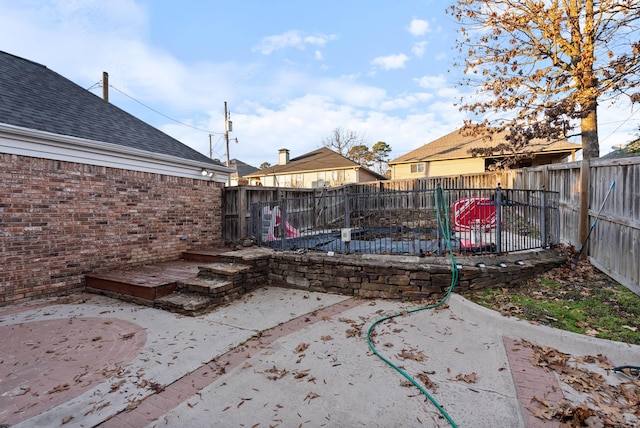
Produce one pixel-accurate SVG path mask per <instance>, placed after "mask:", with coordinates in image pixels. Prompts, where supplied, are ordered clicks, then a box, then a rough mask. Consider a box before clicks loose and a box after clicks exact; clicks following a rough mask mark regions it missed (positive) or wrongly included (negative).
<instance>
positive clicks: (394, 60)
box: [371, 54, 409, 70]
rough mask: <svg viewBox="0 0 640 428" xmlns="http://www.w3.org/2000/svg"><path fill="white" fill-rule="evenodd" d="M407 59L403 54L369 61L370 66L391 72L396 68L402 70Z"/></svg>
mask: <svg viewBox="0 0 640 428" xmlns="http://www.w3.org/2000/svg"><path fill="white" fill-rule="evenodd" d="M407 61H409V57H408V56H406V55H405V54H397V55H387V56H379V57H377V58H374V59H373V60H372V61H371V64H373V65H375V66H377V67H379V68H381V69H383V70H393V69H398V68H404V67H405V65H406V63H407Z"/></svg>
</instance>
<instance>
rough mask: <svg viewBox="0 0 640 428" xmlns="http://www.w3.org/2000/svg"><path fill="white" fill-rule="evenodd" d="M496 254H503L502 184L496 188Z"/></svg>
mask: <svg viewBox="0 0 640 428" xmlns="http://www.w3.org/2000/svg"><path fill="white" fill-rule="evenodd" d="M495 204H496V253H501V252H502V188H501V187H500V183H498V187H497V188H496V197H495Z"/></svg>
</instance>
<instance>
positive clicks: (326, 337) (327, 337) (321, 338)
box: [320, 335, 333, 342]
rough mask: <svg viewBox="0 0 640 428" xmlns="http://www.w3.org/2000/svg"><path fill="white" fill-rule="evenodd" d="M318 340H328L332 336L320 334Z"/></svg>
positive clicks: (331, 338)
mask: <svg viewBox="0 0 640 428" xmlns="http://www.w3.org/2000/svg"><path fill="white" fill-rule="evenodd" d="M320 340H322V341H325V342H326V341H328V340H333V337H331V336H329V335H327V336H320Z"/></svg>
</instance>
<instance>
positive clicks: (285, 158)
mask: <svg viewBox="0 0 640 428" xmlns="http://www.w3.org/2000/svg"><path fill="white" fill-rule="evenodd" d="M288 163H289V150H288V149H280V150H278V165H286V164H288Z"/></svg>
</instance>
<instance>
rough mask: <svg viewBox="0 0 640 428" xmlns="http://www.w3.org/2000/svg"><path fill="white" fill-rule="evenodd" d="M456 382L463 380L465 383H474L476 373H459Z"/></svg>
mask: <svg viewBox="0 0 640 428" xmlns="http://www.w3.org/2000/svg"><path fill="white" fill-rule="evenodd" d="M456 380H463V381H465V382H467V383H476V372H473V373H469V374H462V373H460V374H458V375H457V376H456Z"/></svg>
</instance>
